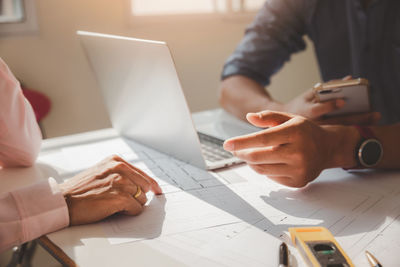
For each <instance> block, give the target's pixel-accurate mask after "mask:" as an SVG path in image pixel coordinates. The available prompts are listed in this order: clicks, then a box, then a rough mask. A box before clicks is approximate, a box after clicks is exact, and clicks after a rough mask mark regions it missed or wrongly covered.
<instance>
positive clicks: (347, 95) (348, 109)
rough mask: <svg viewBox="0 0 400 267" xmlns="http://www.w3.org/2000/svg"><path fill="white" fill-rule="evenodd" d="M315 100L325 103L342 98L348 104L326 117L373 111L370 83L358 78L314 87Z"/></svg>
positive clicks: (318, 84) (319, 84)
mask: <svg viewBox="0 0 400 267" xmlns="http://www.w3.org/2000/svg"><path fill="white" fill-rule="evenodd" d="M314 95H315V99H316V100H317V101H318V102H325V101H328V100H332V99H337V98H342V99H343V100H344V101H346V104H345V105H344V106H343V107H342V108H340V109H338V110H335V111H332V112H330V113H327V114H326V115H325V116H338V115H347V114H352V113H363V112H369V111H370V110H371V105H370V97H369V82H368V80H366V79H362V78H358V79H353V80H348V81H343V80H334V81H330V82H326V83H317V84H316V85H315V86H314Z"/></svg>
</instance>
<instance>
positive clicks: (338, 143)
mask: <svg viewBox="0 0 400 267" xmlns="http://www.w3.org/2000/svg"><path fill="white" fill-rule="evenodd" d="M247 120H248V121H249V122H250V123H252V124H253V125H255V126H258V127H269V128H268V129H265V130H262V131H259V132H257V133H253V134H249V135H244V136H239V137H235V138H231V139H229V140H227V141H225V143H224V148H225V149H226V150H228V151H231V152H232V153H233V154H234V155H235V156H237V157H238V158H240V159H242V160H244V161H246V162H247V163H248V164H249V166H250V167H251V168H252V169H254V170H255V171H256V172H258V173H260V174H264V175H267V176H268V177H269V178H271V179H272V180H274V181H276V182H278V183H280V184H283V185H286V186H291V187H303V186H305V185H306V184H307V183H309V182H310V181H313V180H314V179H315V178H317V176H318V175H319V174H320V173H321V171H322V170H323V169H326V168H331V167H337V166H342V167H352V166H355V165H356V162H355V159H354V156H353V155H354V153H353V150H354V147H355V145H356V143H357V142H358V139H359V138H360V137H359V136H358V133H357V130H355V129H353V128H352V127H344V126H319V125H318V124H316V123H314V122H312V121H310V120H307V119H306V118H304V117H301V116H296V115H291V114H287V113H281V112H272V111H263V112H259V113H249V114H248V115H247Z"/></svg>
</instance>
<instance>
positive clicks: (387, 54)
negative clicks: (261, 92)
mask: <svg viewBox="0 0 400 267" xmlns="http://www.w3.org/2000/svg"><path fill="white" fill-rule="evenodd" d="M306 35H307V36H308V37H309V38H310V39H311V40H312V42H313V43H314V47H315V53H316V55H317V59H318V63H319V68H320V72H321V76H322V79H323V80H324V81H329V80H332V79H340V78H343V77H344V76H346V75H352V76H353V77H363V78H367V79H368V80H369V81H370V84H371V88H370V96H371V105H372V109H373V110H374V111H379V112H381V114H382V120H381V122H382V123H384V124H388V123H394V122H399V121H400V1H399V0H373V1H371V3H370V4H369V5H368V7H366V8H365V7H364V6H363V4H362V1H360V0H268V1H267V2H266V3H265V5H264V6H263V8H262V9H261V10H260V12H259V13H258V14H257V16H256V18H255V20H254V21H253V23H252V24H251V25H250V26H249V27H248V28H247V29H246V33H245V36H244V38H243V40H242V41H241V42H240V44H239V45H238V47H237V49H236V50H235V52H234V53H233V54H232V55H231V56H230V57H229V58H228V60H227V62H226V64H225V66H224V69H223V72H222V79H224V78H227V77H229V76H232V75H239V74H240V75H245V76H247V77H249V78H251V79H253V80H255V81H257V82H258V83H260V84H262V85H264V86H267V85H268V84H269V83H270V77H271V76H272V75H273V74H274V73H275V72H277V71H278V70H279V69H280V68H281V67H282V66H283V65H284V63H285V62H286V61H288V60H289V59H290V56H291V54H293V53H296V52H299V51H301V50H304V49H305V47H306V45H305V42H304V39H303V38H304V36H306Z"/></svg>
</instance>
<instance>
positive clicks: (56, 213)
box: [0, 178, 69, 253]
mask: <svg viewBox="0 0 400 267" xmlns="http://www.w3.org/2000/svg"><path fill="white" fill-rule="evenodd" d="M68 225H69V215H68V208H67V204H66V202H65V199H64V197H63V196H62V194H61V191H60V189H59V186H58V184H57V182H56V181H55V180H54V179H53V178H49V180H48V181H43V182H40V183H37V184H34V185H32V186H29V187H25V188H22V189H19V190H16V191H12V192H7V193H3V194H1V195H0V253H1V252H2V251H4V250H6V249H8V248H11V247H12V246H15V245H19V244H22V243H25V242H27V241H30V240H33V239H35V238H37V237H40V236H41V235H44V234H47V233H50V232H53V231H56V230H59V229H61V228H64V227H66V226H68Z"/></svg>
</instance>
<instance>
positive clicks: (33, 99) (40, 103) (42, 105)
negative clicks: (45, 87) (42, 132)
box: [22, 87, 51, 122]
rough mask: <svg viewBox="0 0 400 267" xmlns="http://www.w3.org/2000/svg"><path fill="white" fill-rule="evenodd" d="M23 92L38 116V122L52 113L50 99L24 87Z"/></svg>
mask: <svg viewBox="0 0 400 267" xmlns="http://www.w3.org/2000/svg"><path fill="white" fill-rule="evenodd" d="M22 92H23V94H24V96H25V97H26V99H28V101H29V103H30V104H31V106H32V108H33V111H34V112H35V115H36V120H37V121H38V122H40V121H41V120H42V119H43V118H44V117H46V116H47V114H48V113H49V112H50V109H51V101H50V99H49V98H48V97H47V96H46V95H44V94H42V93H40V92H38V91H34V90H32V89H28V88H24V87H23V88H22Z"/></svg>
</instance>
